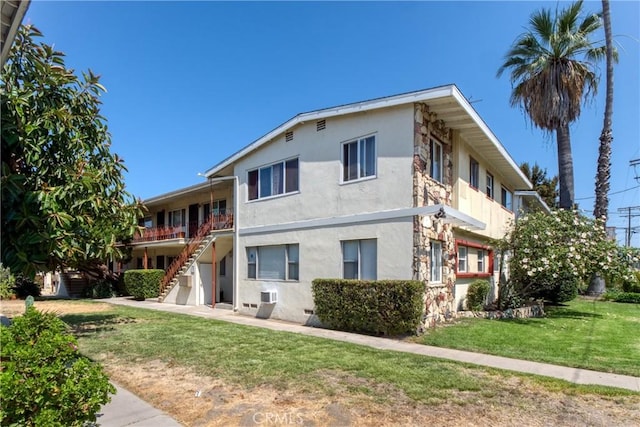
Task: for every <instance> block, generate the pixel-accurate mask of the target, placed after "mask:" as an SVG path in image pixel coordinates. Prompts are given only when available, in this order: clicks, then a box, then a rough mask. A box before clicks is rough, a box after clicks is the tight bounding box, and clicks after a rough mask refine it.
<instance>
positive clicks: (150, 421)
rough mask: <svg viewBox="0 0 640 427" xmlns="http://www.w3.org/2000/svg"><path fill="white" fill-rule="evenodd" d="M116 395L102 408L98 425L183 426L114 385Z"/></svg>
mask: <svg viewBox="0 0 640 427" xmlns="http://www.w3.org/2000/svg"><path fill="white" fill-rule="evenodd" d="M114 386H115V387H116V394H115V395H114V396H111V402H109V403H107V404H106V405H104V406H103V407H102V409H101V410H100V412H99V413H98V419H97V420H96V423H97V425H98V426H100V427H125V426H127V427H159V426H162V427H180V426H182V424H180V423H179V422H177V421H176V420H174V419H173V418H171V417H170V416H168V415H167V414H165V413H164V412H162V411H161V410H159V409H156V408H154V407H153V406H151V405H150V404H148V403H147V402H145V401H144V400H142V399H140V398H139V397H138V396H136V395H135V394H133V393H131V392H130V391H128V390H125V389H124V388H122V387H120V386H119V385H117V384H114Z"/></svg>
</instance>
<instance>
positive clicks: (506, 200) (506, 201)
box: [500, 187, 513, 211]
mask: <svg viewBox="0 0 640 427" xmlns="http://www.w3.org/2000/svg"><path fill="white" fill-rule="evenodd" d="M500 204H501V205H502V206H504V207H505V208H507V209H509V210H510V211H512V210H513V193H511V191H509V190H507V189H506V188H504V187H502V189H501V194H500Z"/></svg>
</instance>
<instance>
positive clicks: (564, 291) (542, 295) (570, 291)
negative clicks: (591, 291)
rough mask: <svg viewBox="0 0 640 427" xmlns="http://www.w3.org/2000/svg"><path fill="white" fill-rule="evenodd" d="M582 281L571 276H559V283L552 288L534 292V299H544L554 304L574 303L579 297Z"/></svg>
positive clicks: (560, 274)
mask: <svg viewBox="0 0 640 427" xmlns="http://www.w3.org/2000/svg"><path fill="white" fill-rule="evenodd" d="M579 287H580V281H579V280H576V279H575V277H573V276H571V275H570V274H566V275H565V274H563V273H559V274H558V281H557V282H556V283H555V285H554V286H552V287H550V288H539V289H537V290H536V292H532V294H531V296H532V297H533V298H534V299H542V300H545V301H549V302H551V303H554V304H558V303H562V302H567V301H572V300H574V299H575V298H576V297H577V296H578V288H579Z"/></svg>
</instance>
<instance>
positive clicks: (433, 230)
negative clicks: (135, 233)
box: [129, 85, 542, 324]
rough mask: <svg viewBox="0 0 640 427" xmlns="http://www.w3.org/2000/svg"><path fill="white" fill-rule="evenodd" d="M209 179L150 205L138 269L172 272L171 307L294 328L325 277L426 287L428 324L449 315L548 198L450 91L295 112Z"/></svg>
mask: <svg viewBox="0 0 640 427" xmlns="http://www.w3.org/2000/svg"><path fill="white" fill-rule="evenodd" d="M205 175H206V178H207V180H208V181H207V182H205V183H202V184H199V185H195V186H192V187H188V188H184V189H181V190H177V191H175V192H172V193H168V194H164V195H161V196H158V197H154V198H152V199H149V200H147V201H145V204H146V206H147V207H148V209H149V213H150V215H149V216H148V217H147V218H145V224H144V225H145V226H146V227H147V229H146V230H145V234H144V236H141V237H140V238H138V239H136V241H135V242H134V243H133V244H134V252H133V253H134V259H133V261H132V263H131V264H130V265H129V267H133V268H135V267H138V268H145V267H146V268H150V267H154V268H164V269H168V270H169V271H168V276H167V280H166V283H165V286H164V289H163V295H162V297H161V299H162V300H163V301H165V302H167V303H179V304H211V303H213V304H215V303H216V302H224V303H228V304H230V305H231V307H233V308H234V309H236V310H238V311H239V312H241V313H245V314H251V315H257V316H262V317H274V318H279V319H286V320H292V321H297V322H307V321H312V320H313V318H312V317H311V316H312V315H313V310H314V304H313V297H312V292H311V282H312V280H313V279H315V278H328V277H338V278H354V279H418V280H421V281H423V282H424V283H425V289H426V292H425V308H426V319H425V321H426V323H429V324H430V323H434V322H436V321H439V320H442V319H446V318H448V317H452V316H454V315H455V312H456V311H457V310H458V309H459V308H460V307H461V305H462V303H463V300H464V296H465V294H466V286H467V285H468V283H469V282H470V281H472V280H474V279H475V278H486V279H491V278H493V277H495V276H496V274H495V271H496V268H497V267H496V266H497V264H496V263H495V261H494V253H493V249H492V247H491V245H490V243H489V242H490V241H491V239H495V238H500V237H502V236H503V235H504V233H505V232H506V231H507V228H508V226H509V224H510V221H511V220H513V219H514V217H515V214H514V204H519V205H520V206H525V205H530V204H531V203H534V204H540V203H542V202H541V200H540V199H539V197H537V195H536V193H535V192H533V191H531V183H530V182H529V181H528V180H527V178H526V177H525V176H524V175H523V173H522V172H521V171H520V169H519V168H518V166H517V164H516V163H515V162H514V160H513V159H512V158H511V157H510V156H509V154H508V153H507V151H506V150H505V148H504V147H503V146H502V144H501V143H500V142H499V141H498V139H497V138H496V136H495V135H494V134H493V133H492V132H491V130H490V129H489V127H488V126H487V125H486V124H485V123H484V122H483V120H482V119H481V118H480V117H479V115H478V114H477V113H476V111H475V110H474V109H473V107H472V106H471V105H470V104H469V102H468V101H467V100H466V98H465V97H464V96H463V95H462V94H461V93H460V91H459V90H458V89H457V87H456V86H454V85H449V86H442V87H437V88H433V89H427V90H422V91H417V92H411V93H405V94H401V95H395V96H389V97H385V98H379V99H373V100H369V101H364V102H357V103H353V104H348V105H342V106H338V107H334V108H328V109H322V110H317V111H312V112H308V113H303V114H299V115H297V116H295V117H294V118H292V119H291V120H289V121H287V122H285V123H284V124H282V125H280V126H279V127H277V128H276V129H274V130H273V131H271V132H269V133H268V134H266V135H264V136H263V137H261V138H259V139H258V140H256V141H254V142H253V143H251V144H249V145H248V146H246V147H245V148H243V149H242V150H240V151H238V152H237V153H235V154H234V155H232V156H231V157H229V158H227V159H225V160H223V161H222V162H220V163H218V164H217V165H215V166H214V167H212V168H211V169H209V170H208V171H207V172H206V174H205ZM190 236H191V237H194V236H195V237H196V238H195V239H193V240H190V239H189V237H190ZM189 242H191V245H190V249H185V248H187V247H188V244H189ZM189 252H192V253H189ZM174 271H177V277H176V278H175V279H174V280H173V281H171V279H173V275H174Z"/></svg>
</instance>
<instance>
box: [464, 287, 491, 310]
mask: <svg viewBox="0 0 640 427" xmlns="http://www.w3.org/2000/svg"><path fill="white" fill-rule="evenodd" d="M490 289H491V285H490V284H489V282H487V281H486V280H474V281H473V282H471V284H470V285H469V288H468V289H467V309H468V310H474V311H480V310H482V309H483V308H484V306H485V304H486V303H487V296H488V295H489V290H490Z"/></svg>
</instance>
